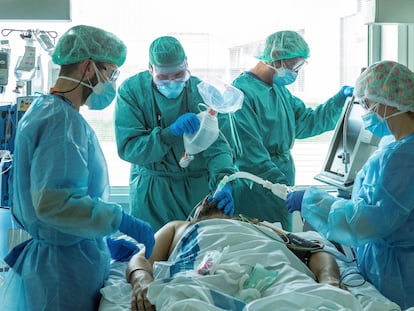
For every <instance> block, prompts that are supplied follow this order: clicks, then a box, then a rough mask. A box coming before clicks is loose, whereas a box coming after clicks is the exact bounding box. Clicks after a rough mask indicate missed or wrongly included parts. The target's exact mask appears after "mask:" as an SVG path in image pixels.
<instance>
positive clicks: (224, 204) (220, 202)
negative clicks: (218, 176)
mask: <svg viewBox="0 0 414 311" xmlns="http://www.w3.org/2000/svg"><path fill="white" fill-rule="evenodd" d="M207 201H208V202H217V208H218V209H223V210H224V214H226V215H229V216H230V217H233V215H234V200H233V196H232V194H231V187H230V185H228V184H227V185H225V186H224V187H223V189H221V191H219V192H217V190H216V191H214V193H213V195H211V196H209V198H208V200H207Z"/></svg>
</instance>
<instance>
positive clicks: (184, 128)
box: [170, 112, 200, 136]
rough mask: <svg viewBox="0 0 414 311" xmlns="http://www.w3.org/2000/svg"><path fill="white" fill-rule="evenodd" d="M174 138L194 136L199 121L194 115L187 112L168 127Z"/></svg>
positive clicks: (198, 126)
mask: <svg viewBox="0 0 414 311" xmlns="http://www.w3.org/2000/svg"><path fill="white" fill-rule="evenodd" d="M170 128H171V132H172V134H173V135H174V136H182V135H183V134H184V133H186V134H195V133H196V132H197V131H198V129H199V128H200V119H199V118H198V117H197V115H196V114H195V113H192V112H187V113H184V114H183V115H182V116H180V117H178V119H177V120H175V122H174V123H173V124H171V126H170Z"/></svg>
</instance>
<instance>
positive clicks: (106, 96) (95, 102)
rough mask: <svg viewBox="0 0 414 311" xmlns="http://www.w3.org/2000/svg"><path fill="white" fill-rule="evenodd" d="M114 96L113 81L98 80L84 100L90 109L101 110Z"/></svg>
mask: <svg viewBox="0 0 414 311" xmlns="http://www.w3.org/2000/svg"><path fill="white" fill-rule="evenodd" d="M115 96H116V90H115V83H114V82H109V81H106V82H105V83H102V82H101V81H99V82H98V83H97V84H96V85H95V86H94V87H93V88H92V93H91V94H90V95H89V96H88V98H87V99H86V101H85V105H86V106H88V107H89V109H91V110H102V109H105V108H106V107H108V106H109V105H110V104H111V103H112V101H113V100H114V98H115Z"/></svg>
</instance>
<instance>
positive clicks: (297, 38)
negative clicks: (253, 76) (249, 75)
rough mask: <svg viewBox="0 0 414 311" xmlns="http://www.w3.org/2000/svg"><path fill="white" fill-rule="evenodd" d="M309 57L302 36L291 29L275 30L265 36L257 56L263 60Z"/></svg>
mask: <svg viewBox="0 0 414 311" xmlns="http://www.w3.org/2000/svg"><path fill="white" fill-rule="evenodd" d="M295 57H303V58H308V57H309V46H308V44H307V43H306V41H305V40H304V39H303V38H302V36H301V35H300V34H299V33H297V32H295V31H291V30H283V31H278V32H275V33H274V34H271V35H270V36H268V37H267V38H266V43H265V47H264V50H263V51H262V52H261V53H259V55H257V58H258V59H260V60H261V61H264V62H274V61H277V60H281V59H289V58H295Z"/></svg>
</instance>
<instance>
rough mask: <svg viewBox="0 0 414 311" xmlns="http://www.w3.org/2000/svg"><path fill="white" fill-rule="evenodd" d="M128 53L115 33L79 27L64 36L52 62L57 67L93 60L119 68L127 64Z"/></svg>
mask: <svg viewBox="0 0 414 311" xmlns="http://www.w3.org/2000/svg"><path fill="white" fill-rule="evenodd" d="M126 53H127V48H126V46H125V44H124V43H123V42H122V41H121V40H120V39H119V38H118V37H117V36H115V35H114V34H113V33H110V32H107V31H105V30H103V29H100V28H96V27H92V26H85V25H79V26H75V27H72V28H70V29H69V30H68V31H67V32H65V33H64V34H63V35H62V37H61V38H60V39H59V41H58V43H57V44H56V47H55V49H54V51H53V54H52V60H53V62H54V63H55V64H57V65H68V64H75V63H78V62H80V61H83V60H85V59H88V58H91V59H93V60H94V61H97V62H104V63H113V64H116V65H117V66H118V67H119V66H121V65H122V64H123V63H124V62H125V59H126Z"/></svg>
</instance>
